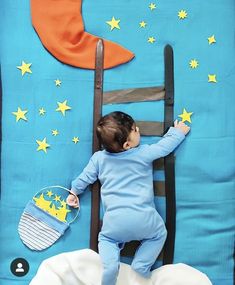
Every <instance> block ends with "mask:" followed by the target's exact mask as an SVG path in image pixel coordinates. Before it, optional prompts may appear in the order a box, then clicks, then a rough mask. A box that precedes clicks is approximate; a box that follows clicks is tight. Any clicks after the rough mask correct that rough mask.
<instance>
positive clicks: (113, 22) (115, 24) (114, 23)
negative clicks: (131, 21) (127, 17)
mask: <svg viewBox="0 0 235 285" xmlns="http://www.w3.org/2000/svg"><path fill="white" fill-rule="evenodd" d="M120 21H121V20H116V19H115V18H114V17H112V20H111V21H106V23H107V24H108V25H110V27H111V31H112V30H113V29H115V28H116V29H119V30H120V26H119V22H120Z"/></svg>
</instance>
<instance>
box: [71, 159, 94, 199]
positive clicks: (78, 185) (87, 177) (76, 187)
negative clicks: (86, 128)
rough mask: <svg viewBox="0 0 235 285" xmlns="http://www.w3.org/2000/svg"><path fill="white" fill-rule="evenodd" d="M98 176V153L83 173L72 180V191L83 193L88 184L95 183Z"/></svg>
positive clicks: (77, 193)
mask: <svg viewBox="0 0 235 285" xmlns="http://www.w3.org/2000/svg"><path fill="white" fill-rule="evenodd" d="M97 178H98V163H97V157H96V154H94V155H93V156H92V157H91V159H90V160H89V162H88V164H87V166H86V167H85V168H84V169H83V171H82V173H81V174H80V175H79V176H78V177H77V178H76V179H75V180H73V181H72V189H71V190H72V191H73V192H74V193H75V194H76V195H79V194H81V193H83V192H84V191H85V190H86V188H87V186H88V185H90V184H93V183H94V182H95V181H96V180H97Z"/></svg>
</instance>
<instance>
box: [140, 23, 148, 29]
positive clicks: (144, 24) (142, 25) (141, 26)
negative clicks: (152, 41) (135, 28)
mask: <svg viewBox="0 0 235 285" xmlns="http://www.w3.org/2000/svg"><path fill="white" fill-rule="evenodd" d="M139 25H140V28H145V27H146V25H147V23H146V22H145V21H142V22H140V23H139Z"/></svg>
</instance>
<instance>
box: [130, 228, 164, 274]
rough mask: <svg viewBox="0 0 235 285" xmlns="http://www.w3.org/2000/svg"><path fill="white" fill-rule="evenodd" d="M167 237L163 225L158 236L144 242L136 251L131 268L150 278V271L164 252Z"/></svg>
mask: <svg viewBox="0 0 235 285" xmlns="http://www.w3.org/2000/svg"><path fill="white" fill-rule="evenodd" d="M166 236H167V231H166V228H165V225H164V224H162V227H161V230H159V231H158V233H157V234H156V236H154V237H152V238H150V239H145V240H143V241H142V242H141V244H140V246H139V247H138V249H137V250H136V253H135V256H134V259H133V261H132V264H131V267H132V268H133V269H134V270H135V271H136V272H138V273H139V274H141V275H142V276H143V277H145V278H149V277H150V269H151V267H152V265H153V264H154V262H155V261H156V259H157V257H158V255H159V253H160V251H161V250H162V247H163V245H164V243H165V240H166Z"/></svg>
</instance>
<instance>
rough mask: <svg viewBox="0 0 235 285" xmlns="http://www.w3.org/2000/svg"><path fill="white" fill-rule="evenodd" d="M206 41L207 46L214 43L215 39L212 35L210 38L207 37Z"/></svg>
mask: <svg viewBox="0 0 235 285" xmlns="http://www.w3.org/2000/svg"><path fill="white" fill-rule="evenodd" d="M207 39H208V43H209V45H211V44H214V43H216V39H215V36H214V35H213V36H211V37H209V38H207Z"/></svg>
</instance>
